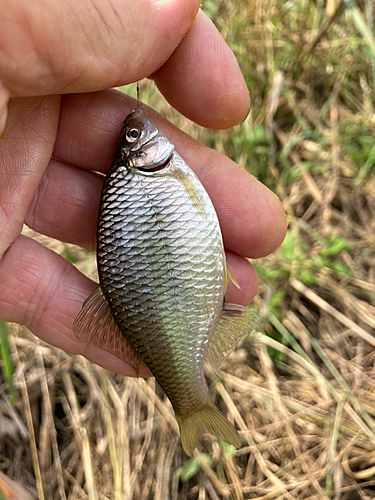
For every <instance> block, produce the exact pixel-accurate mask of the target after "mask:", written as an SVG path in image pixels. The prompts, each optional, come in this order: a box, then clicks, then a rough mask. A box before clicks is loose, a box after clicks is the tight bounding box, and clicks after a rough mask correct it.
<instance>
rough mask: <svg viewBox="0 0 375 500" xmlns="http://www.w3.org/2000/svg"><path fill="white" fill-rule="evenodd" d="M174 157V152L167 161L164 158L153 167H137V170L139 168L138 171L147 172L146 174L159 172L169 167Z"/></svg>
mask: <svg viewBox="0 0 375 500" xmlns="http://www.w3.org/2000/svg"><path fill="white" fill-rule="evenodd" d="M172 156H173V152H172V153H171V154H170V155H168V156H167V158H166V159H164V158H163V159H162V160H161V161H160V162H158V163H153V164H152V167H136V168H137V170H140V171H141V172H146V173H150V172H159V170H163V168H165V167H167V166H168V163H169V162H170V161H171V159H172Z"/></svg>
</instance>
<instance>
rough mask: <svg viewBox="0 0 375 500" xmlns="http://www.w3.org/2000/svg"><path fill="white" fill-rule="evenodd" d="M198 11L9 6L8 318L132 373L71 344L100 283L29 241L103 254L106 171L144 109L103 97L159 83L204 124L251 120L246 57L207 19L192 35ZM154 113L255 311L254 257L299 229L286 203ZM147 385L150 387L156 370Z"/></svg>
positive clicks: (3, 296)
mask: <svg viewBox="0 0 375 500" xmlns="http://www.w3.org/2000/svg"><path fill="white" fill-rule="evenodd" d="M56 1H57V0H56ZM198 3H199V2H193V1H192V0H173V1H171V0H169V1H161V0H160V1H154V2H151V1H146V0H144V1H143V2H142V3H141V2H140V1H139V2H132V1H130V0H128V1H126V0H122V1H121V2H117V1H115V0H101V1H98V2H96V3H95V4H94V2H91V1H90V2H87V4H86V3H85V2H80V3H78V4H77V3H75V2H73V3H72V4H71V5H70V2H63V3H61V2H58V3H56V5H54V3H53V2H47V3H45V2H43V0H38V1H35V2H32V3H30V2H26V1H20V2H12V1H11V0H9V1H5V0H0V75H1V83H0V129H1V124H2V123H4V116H5V108H6V104H8V120H7V125H6V128H5V133H4V137H3V139H2V140H0V234H1V240H0V257H2V258H1V260H0V320H2V321H12V322H18V323H21V324H24V325H26V326H27V327H28V328H29V329H30V330H31V331H33V332H34V333H35V334H36V335H38V336H39V337H40V338H42V339H43V340H45V341H46V342H49V343H50V344H53V345H55V346H57V347H59V348H61V349H64V350H65V351H68V352H71V353H76V354H83V355H84V356H86V357H87V358H88V359H90V360H91V361H93V362H95V363H98V364H100V365H102V366H104V367H106V368H108V369H110V370H112V371H115V372H118V373H122V374H124V375H134V370H133V369H132V368H131V367H129V366H128V365H127V364H126V363H124V362H123V361H121V360H119V359H118V358H116V357H115V356H113V355H111V354H109V353H107V352H105V351H103V350H101V349H99V348H97V347H94V346H90V345H87V344H85V343H81V342H79V341H78V340H77V339H76V338H75V337H74V335H73V332H72V324H73V321H74V319H75V317H76V315H77V314H78V312H79V311H80V309H81V307H82V303H83V302H84V300H85V299H86V298H87V297H88V295H89V294H90V293H91V292H92V291H93V289H94V288H95V284H94V283H93V282H92V281H90V280H88V279H87V278H86V277H84V276H83V275H82V274H81V273H79V272H78V270H77V269H76V268H75V267H74V266H72V265H71V264H70V263H68V262H67V261H65V260H64V259H63V258H62V257H61V256H59V255H57V254H55V253H54V252H52V251H50V250H48V249H46V248H45V247H43V246H42V245H40V244H39V243H37V242H36V241H34V240H31V239H29V238H26V237H24V236H21V235H20V232H21V229H22V225H23V223H24V222H25V223H26V224H27V225H28V226H30V227H31V228H33V229H35V230H36V231H38V232H41V233H43V234H46V235H48V236H52V237H54V238H57V239H60V240H62V241H66V242H70V243H75V244H77V245H81V246H82V247H84V248H87V249H94V248H95V231H96V220H97V214H98V206H99V198H100V192H101V185H102V182H103V178H102V177H100V176H99V175H98V174H97V173H95V172H103V173H105V172H106V171H107V170H108V168H109V166H110V164H111V161H112V158H113V153H114V148H115V145H116V142H117V137H118V133H119V130H120V128H121V125H122V122H123V120H124V117H125V116H126V115H127V114H128V113H129V111H130V110H131V108H132V107H134V102H133V101H132V100H131V99H130V98H128V97H126V96H123V95H122V94H120V93H119V92H116V91H113V90H103V91H100V92H93V91H97V90H100V89H104V88H107V87H111V86H117V85H124V84H126V83H130V82H132V81H134V80H138V79H139V80H140V79H142V78H144V77H151V78H153V79H154V80H155V82H156V84H157V85H158V87H159V89H160V90H161V91H162V93H163V94H164V95H165V97H166V98H167V99H168V100H169V101H170V102H171V104H172V105H173V106H174V107H175V108H176V109H178V110H179V111H181V112H182V113H184V114H185V115H186V116H188V117H189V118H191V119H193V120H194V121H196V122H197V123H199V124H201V125H204V126H207V127H211V128H225V127H227V126H230V125H233V124H235V123H237V122H239V121H241V120H242V119H243V118H244V117H245V116H246V113H247V111H248V107H249V100H248V94H247V90H246V86H245V83H244V81H243V78H242V76H241V73H240V71H239V69H238V65H237V63H236V61H235V59H234V56H233V54H232V53H231V51H230V50H229V48H228V47H227V45H226V44H225V42H224V41H223V40H222V38H221V37H220V35H219V33H218V32H217V31H216V29H215V28H214V26H213V25H212V24H211V22H210V21H209V20H208V19H207V18H206V17H205V16H204V14H203V13H202V12H199V14H198V16H197V18H196V19H195V22H194V23H193V24H192V25H191V23H192V22H193V20H194V16H195V13H196V9H197V8H198ZM94 5H95V7H94ZM10 20H12V22H10ZM190 25H191V27H190V29H189V26H190ZM188 29H189V31H188V33H187V35H186V36H185V38H183V40H182V42H181V39H182V37H183V35H184V34H185V32H186V31H187V30H188ZM180 42H181V43H180ZM176 47H177V48H176ZM202 48H204V50H202ZM21 70H22V71H21ZM228 89H230V92H228ZM74 92H90V93H82V94H74ZM60 93H69V94H70V95H69V94H67V95H64V96H62V97H61V96H60V95H59V94H60ZM33 96H42V97H33ZM9 97H11V99H10V100H9V102H8V98H9ZM147 115H148V116H149V117H150V119H151V120H152V121H154V122H155V123H156V124H157V125H158V126H160V128H161V129H162V130H163V131H164V132H165V133H166V134H167V135H168V136H169V137H170V139H171V140H172V142H173V143H174V144H175V146H176V150H177V152H178V153H180V154H181V156H182V157H183V158H184V159H185V161H186V162H187V163H188V164H189V165H190V166H191V167H192V168H193V169H194V170H195V172H196V173H197V175H198V177H199V178H200V179H201V181H202V183H203V184H204V185H205V187H206V189H207V191H208V193H209V195H210V196H211V198H212V200H213V203H214V205H215V208H216V210H217V213H218V216H219V220H220V223H221V227H222V231H223V236H224V243H225V246H226V248H227V258H228V263H229V265H230V267H231V269H232V271H233V272H234V274H235V276H236V278H237V280H238V282H239V283H240V285H241V290H238V289H237V288H235V287H234V286H232V285H231V284H230V285H229V288H228V292H227V296H226V298H227V300H228V301H230V302H237V303H241V304H247V303H249V302H250V301H251V300H252V298H253V297H254V295H255V293H256V290H257V279H256V274H255V271H254V269H253V267H252V266H251V264H250V263H249V262H248V261H247V260H246V259H245V258H244V257H251V258H256V257H261V256H264V255H267V254H269V253H270V252H272V251H273V250H275V249H276V248H277V247H278V245H279V244H280V243H281V241H282V239H283V237H284V234H285V227H286V222H285V216H284V213H283V211H282V208H281V205H280V203H279V201H278V200H277V198H276V197H275V196H274V195H273V194H272V193H271V192H270V191H269V190H268V189H267V188H265V187H264V186H263V185H262V184H260V183H259V182H258V181H257V180H256V179H255V178H253V177H251V176H250V175H249V174H248V173H247V172H246V171H244V170H242V169H240V168H239V167H238V166H236V165H235V164H234V163H233V162H232V161H231V160H229V159H228V158H225V157H224V156H223V155H221V154H219V153H217V152H215V151H212V150H209V149H208V148H205V147H204V146H202V145H200V144H198V143H197V142H195V141H194V140H193V139H191V138H190V137H188V136H186V135H185V134H184V133H183V132H181V131H179V130H177V129H176V128H175V127H173V126H172V125H171V124H169V123H167V122H166V120H164V119H163V118H161V117H160V116H159V115H157V114H156V113H155V112H153V111H151V110H148V111H147ZM141 375H144V376H147V375H149V371H148V369H147V367H145V366H143V367H142V368H141Z"/></svg>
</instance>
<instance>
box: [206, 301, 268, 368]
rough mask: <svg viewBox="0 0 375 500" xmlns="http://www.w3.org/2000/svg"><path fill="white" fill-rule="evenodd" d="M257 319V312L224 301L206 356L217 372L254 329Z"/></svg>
mask: <svg viewBox="0 0 375 500" xmlns="http://www.w3.org/2000/svg"><path fill="white" fill-rule="evenodd" d="M257 319H258V318H257V316H256V314H254V313H253V312H252V311H249V310H248V309H245V307H244V306H240V305H238V304H228V303H226V302H224V306H223V312H222V314H221V316H220V319H219V322H218V324H217V327H216V330H215V333H214V334H213V337H212V340H211V342H210V345H209V347H208V351H207V356H206V360H207V361H208V362H209V363H210V365H211V367H212V369H213V370H214V371H215V372H217V371H218V369H219V368H220V366H221V364H222V363H223V361H224V359H225V358H226V357H227V356H229V354H230V353H231V352H233V351H234V349H235V348H236V347H237V346H238V344H240V343H241V342H242V341H243V340H244V339H245V338H246V337H247V336H248V335H250V333H251V332H252V331H253V330H254V328H255V326H256V324H257Z"/></svg>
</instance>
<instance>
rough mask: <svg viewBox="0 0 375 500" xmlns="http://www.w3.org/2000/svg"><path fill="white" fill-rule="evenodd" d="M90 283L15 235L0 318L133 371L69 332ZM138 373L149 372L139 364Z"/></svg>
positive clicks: (4, 271)
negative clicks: (139, 370) (139, 369)
mask: <svg viewBox="0 0 375 500" xmlns="http://www.w3.org/2000/svg"><path fill="white" fill-rule="evenodd" d="M228 261H229V262H230V265H231V266H233V271H234V272H235V273H236V277H237V278H238V280H239V282H240V283H241V284H246V283H248V282H250V281H251V279H252V273H253V271H252V270H251V267H249V265H248V263H247V262H246V261H245V260H244V259H240V258H238V256H228ZM95 286H96V285H95V284H94V283H93V282H92V281H90V280H89V279H88V278H86V277H85V276H83V275H82V274H81V273H80V272H79V271H78V270H77V269H76V268H75V267H74V266H72V265H71V264H69V263H68V262H67V261H65V260H64V259H63V258H62V257H61V256H60V255H58V254H56V253H55V252H52V251H50V250H48V249H47V248H45V247H43V246H42V245H40V244H39V243H37V242H36V241H34V240H31V239H29V238H26V237H24V236H19V237H18V238H17V240H16V241H15V242H14V243H13V244H12V245H11V247H10V248H9V250H8V252H7V253H6V254H5V256H4V257H3V259H2V260H1V261H0V311H1V316H0V320H1V321H12V322H17V323H21V324H23V325H26V326H27V327H28V328H29V329H30V330H31V331H32V332H34V333H35V334H37V335H38V336H39V337H40V338H41V339H42V340H44V341H46V342H48V343H49V344H52V345H54V346H56V347H58V348H60V349H63V350H65V351H67V352H70V353H73V354H82V355H84V356H85V357H87V358H88V359H89V360H90V361H93V362H95V363H97V364H100V365H101V366H103V367H105V368H107V369H110V370H111V371H115V372H117V373H121V374H123V375H134V374H135V373H134V370H133V369H132V368H131V367H130V366H128V365H127V364H126V363H124V362H122V361H121V360H119V359H118V358H116V357H115V356H113V355H110V354H109V353H107V352H105V351H103V350H101V349H99V348H97V347H93V346H89V345H88V344H86V343H84V342H79V341H78V340H77V339H76V338H75V336H74V334H73V332H72V325H73V321H74V319H75V318H76V316H77V314H78V312H79V311H80V310H81V307H82V304H83V302H84V300H85V299H86V298H87V297H88V296H89V295H90V293H91V292H92V291H93V290H94V288H95ZM252 293H253V290H252V289H251V287H248V289H245V288H244V289H243V290H242V291H240V290H237V289H235V290H233V291H232V292H231V294H230V300H231V301H232V300H233V301H234V302H239V303H247V302H248V300H249V299H250V295H252ZM228 294H229V291H228ZM246 294H248V295H247V296H246ZM140 374H141V376H149V375H150V372H149V371H148V369H147V367H146V366H145V365H144V364H143V363H142V366H141V372H140Z"/></svg>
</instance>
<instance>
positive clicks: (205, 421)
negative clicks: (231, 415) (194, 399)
mask: <svg viewBox="0 0 375 500" xmlns="http://www.w3.org/2000/svg"><path fill="white" fill-rule="evenodd" d="M176 418H177V422H178V425H179V426H180V434H181V443H182V447H183V448H184V450H185V452H186V454H187V455H189V457H191V455H192V454H193V451H194V449H195V447H196V446H197V444H198V441H199V439H200V438H201V436H202V434H204V433H205V432H209V433H210V434H213V435H214V436H217V437H219V438H221V439H223V440H224V441H226V442H227V443H229V444H232V445H233V446H235V447H236V448H239V447H240V446H241V439H240V436H239V435H238V434H237V431H236V429H235V428H234V427H233V425H232V424H230V423H229V422H228V420H227V419H226V418H225V417H224V415H222V414H221V413H220V412H219V410H218V409H217V408H215V406H214V405H213V404H212V403H211V402H208V403H205V404H204V405H203V406H201V407H200V408H198V409H197V410H196V411H194V413H191V414H189V415H177V414H176Z"/></svg>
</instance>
